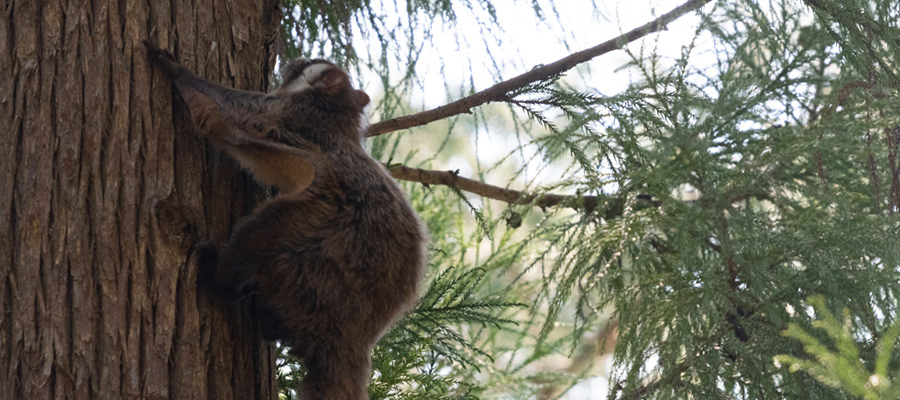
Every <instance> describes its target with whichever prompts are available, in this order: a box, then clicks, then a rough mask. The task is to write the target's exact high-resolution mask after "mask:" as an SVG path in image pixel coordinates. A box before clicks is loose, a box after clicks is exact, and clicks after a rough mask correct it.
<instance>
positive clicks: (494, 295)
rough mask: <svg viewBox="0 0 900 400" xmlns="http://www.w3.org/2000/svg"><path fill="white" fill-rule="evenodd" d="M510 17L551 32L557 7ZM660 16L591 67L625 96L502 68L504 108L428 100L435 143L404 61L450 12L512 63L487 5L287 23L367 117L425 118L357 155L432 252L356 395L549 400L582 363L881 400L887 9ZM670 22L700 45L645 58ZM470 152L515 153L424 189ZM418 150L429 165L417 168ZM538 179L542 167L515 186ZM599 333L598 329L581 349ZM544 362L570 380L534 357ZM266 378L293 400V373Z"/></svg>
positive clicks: (613, 385) (706, 10)
mask: <svg viewBox="0 0 900 400" xmlns="http://www.w3.org/2000/svg"><path fill="white" fill-rule="evenodd" d="M519 3H521V4H520V7H529V8H533V10H534V11H533V12H534V13H535V14H536V15H538V16H540V17H542V18H544V19H545V20H546V21H548V24H552V23H553V21H555V18H556V17H557V16H558V14H557V13H558V12H559V10H557V8H556V6H554V5H553V3H552V2H546V3H545V2H542V1H537V0H535V1H533V2H525V1H520V2H519ZM598 3H599V2H598ZM604 3H608V2H604ZM658 6H659V8H660V9H661V10H662V11H661V12H660V14H659V15H661V16H663V17H664V16H665V15H664V14H663V13H662V12H666V11H668V7H671V5H658ZM391 7H394V8H391ZM598 9H600V8H598ZM663 9H665V10H663ZM673 10H674V11H678V10H680V11H679V13H677V14H678V15H675V14H671V17H669V18H668V19H665V18H664V19H662V20H660V22H659V23H657V24H656V25H653V24H648V25H647V26H646V27H645V29H644V30H643V31H638V32H637V33H635V34H634V35H631V33H627V34H624V35H623V36H622V37H620V38H618V39H616V38H599V39H598V43H599V42H600V40H605V39H615V40H613V41H612V42H610V43H613V45H611V48H610V49H608V50H605V49H600V50H598V52H597V53H596V54H594V55H591V56H590V57H588V58H587V59H593V61H591V63H602V62H603V60H604V57H603V54H607V53H610V52H612V51H617V52H624V54H627V56H628V62H626V63H625V64H623V65H619V66H618V67H619V71H624V72H627V73H628V76H629V77H630V84H629V85H628V87H627V88H626V89H625V90H623V91H621V92H617V93H603V92H600V91H599V90H597V89H596V88H592V87H590V86H588V85H587V84H585V82H589V80H583V81H582V80H576V79H574V78H572V76H576V75H578V74H582V73H585V72H586V69H585V68H582V67H583V66H584V65H585V64H583V62H585V61H587V60H582V61H577V62H575V64H577V65H579V67H578V68H576V69H570V68H571V66H567V67H566V68H564V69H562V70H551V69H541V68H543V67H550V66H552V65H555V64H550V63H551V62H553V61H554V60H547V63H548V64H546V65H544V66H536V67H535V69H534V70H532V71H538V72H537V73H535V77H534V78H533V79H532V78H528V79H523V80H520V81H516V80H515V79H518V78H512V79H510V78H509V77H508V76H506V75H504V77H505V78H506V79H504V77H501V76H500V72H499V66H498V67H497V68H498V69H497V70H495V71H488V72H490V73H493V74H494V78H495V81H496V82H511V83H509V85H507V86H501V85H498V86H496V87H502V88H504V90H499V89H498V91H494V92H491V91H490V90H491V89H493V88H490V89H488V88H486V87H480V86H477V85H475V84H474V80H473V81H470V82H445V83H444V85H445V87H446V88H448V89H447V91H448V93H447V95H446V97H447V99H448V103H450V102H454V103H451V105H452V104H461V105H459V107H458V109H455V108H452V107H451V108H450V111H448V112H449V114H447V113H446V112H445V113H444V114H441V115H445V116H444V117H441V118H439V120H442V121H443V125H439V127H437V128H435V127H434V125H425V124H426V123H428V122H431V121H428V120H427V119H426V117H428V115H431V114H428V115H424V116H423V114H426V113H427V111H426V113H422V114H416V113H417V112H419V111H422V109H421V107H419V108H417V107H416V106H414V105H413V104H414V101H413V100H411V98H412V94H411V93H415V91H416V89H417V88H421V87H422V86H423V85H424V84H423V83H422V82H421V81H420V80H419V78H418V74H422V73H423V72H422V70H420V69H417V63H419V62H421V61H422V60H420V59H419V58H418V57H419V53H420V52H419V51H417V49H420V48H421V46H423V45H424V44H426V43H430V42H429V41H431V40H434V37H436V36H438V35H460V34H461V33H460V32H458V31H457V29H459V26H460V25H458V24H456V22H457V21H458V18H461V15H462V14H466V15H471V16H473V17H472V18H473V20H474V21H476V23H477V26H479V27H480V29H479V32H478V34H479V35H481V36H482V37H481V38H480V39H479V40H482V41H483V42H484V43H485V47H486V48H488V49H496V47H494V44H496V43H500V42H503V43H504V46H506V45H507V43H514V42H515V38H512V37H505V36H504V31H503V29H502V28H503V26H504V24H505V23H513V22H510V21H505V20H503V19H502V18H500V17H499V16H498V14H497V13H496V12H495V11H496V10H495V9H494V7H493V5H492V4H491V2H490V1H487V0H409V1H407V2H405V3H400V4H398V3H394V2H388V3H386V4H382V3H378V4H376V3H375V2H368V1H358V2H353V1H349V2H331V1H324V0H317V1H312V0H296V1H295V2H294V3H293V4H286V13H285V15H286V18H285V21H284V25H283V26H284V29H285V32H286V33H287V35H286V37H287V38H288V40H287V41H286V43H285V49H286V50H285V54H286V55H287V56H291V57H292V56H295V55H307V56H309V55H313V56H325V57H329V58H333V59H339V60H342V61H343V62H345V63H346V65H348V67H349V68H350V69H351V70H352V71H354V72H356V73H358V74H360V75H361V76H362V75H366V74H369V75H368V76H376V77H377V78H375V79H377V80H380V83H381V85H382V87H383V91H384V93H382V94H381V95H380V100H378V101H376V104H375V109H374V110H372V113H371V114H372V116H371V118H372V120H373V122H379V121H391V120H392V119H393V118H397V117H402V116H405V115H409V114H412V115H413V116H414V117H416V116H422V118H421V119H419V120H416V119H410V120H404V121H405V122H404V124H405V125H397V126H402V128H396V129H394V128H390V127H391V126H394V125H390V124H381V123H378V124H375V125H373V127H375V126H378V127H379V129H378V130H377V131H376V130H373V131H372V132H370V134H371V136H373V137H371V138H369V139H368V144H367V146H368V147H369V149H370V150H371V151H372V153H373V155H375V156H376V157H378V158H379V159H381V160H382V161H384V162H385V164H386V166H388V167H389V168H390V170H391V172H392V173H394V175H395V177H397V178H399V179H401V180H405V181H407V182H404V183H403V184H404V187H405V188H406V189H407V190H408V192H409V193H410V196H411V199H412V201H413V203H414V206H415V207H416V209H417V210H418V211H419V213H420V215H421V216H422V218H423V220H425V221H426V223H427V224H428V228H429V230H430V232H431V236H432V253H431V266H430V267H431V272H430V274H429V277H428V279H429V282H428V283H427V284H426V285H425V288H426V289H425V291H424V293H423V294H422V299H421V300H420V301H419V303H418V306H417V307H416V309H415V310H414V311H413V312H412V313H411V314H410V315H408V316H407V317H406V318H405V319H403V320H402V321H399V322H398V323H397V325H396V326H395V328H394V329H393V331H391V332H390V333H388V334H387V335H386V336H385V338H384V339H383V340H382V342H381V343H380V344H379V346H378V348H377V349H376V350H375V354H374V370H375V371H374V375H373V383H372V385H371V388H370V395H371V397H372V398H373V399H376V398H377V399H380V398H404V399H451V398H453V399H464V398H554V397H555V396H560V395H562V394H564V393H565V392H566V390H567V389H568V388H570V387H572V386H573V385H576V384H577V383H578V382H580V381H583V380H584V379H587V378H589V377H590V376H591V375H592V374H594V373H595V372H596V371H598V368H596V366H594V367H591V366H592V364H593V362H592V361H594V360H596V359H597V358H599V357H600V356H602V355H603V354H602V353H603V351H601V350H600V349H609V351H612V356H613V357H612V359H613V363H612V367H611V369H610V370H609V371H608V375H607V376H606V377H607V378H608V386H609V393H608V397H609V398H610V399H643V398H653V399H669V398H672V399H675V398H696V399H763V398H786V399H847V398H867V399H876V398H877V399H882V398H883V399H886V398H897V393H900V392H898V391H897V389H894V388H892V387H891V385H892V384H893V383H894V382H895V377H896V376H897V374H898V371H900V360H898V357H897V356H898V354H900V353H898V351H897V346H896V345H895V342H896V340H897V337H898V332H900V331H898V328H897V327H898V326H900V325H898V324H897V323H895V320H896V319H897V310H898V297H897V296H898V294H900V276H898V275H900V274H898V268H900V156H898V153H900V100H898V96H897V95H898V92H900V68H898V65H900V60H898V57H900V29H898V28H897V27H898V26H900V21H898V19H900V6H898V3H897V2H896V1H890V0H870V1H863V0H849V1H848V0H805V1H803V2H801V1H797V0H761V1H751V0H737V1H696V0H694V1H687V2H685V3H684V5H682V6H681V8H677V9H673ZM674 11H673V12H674ZM586 12H590V10H586ZM398 15H399V16H398ZM666 15H669V14H666ZM682 15H690V16H692V17H691V18H693V21H695V22H694V23H693V24H694V25H693V29H694V35H693V39H692V40H689V41H688V42H686V43H685V44H684V46H683V47H682V48H681V51H680V52H679V54H678V56H677V57H668V56H663V55H661V54H660V52H659V51H658V50H659V49H658V47H657V45H658V43H659V40H660V38H663V37H665V36H666V35H667V34H668V31H667V30H665V29H664V28H665V26H666V25H667V24H669V23H671V22H672V20H674V19H675V18H678V17H681V16H682ZM648 22H650V21H648ZM627 29H631V28H629V27H622V32H625V31H626V30H627ZM466 34H467V35H472V33H466ZM573 34H574V35H589V36H590V35H592V33H591V32H574V33H573ZM639 39H640V40H639ZM468 40H469V41H471V40H472V38H469V39H468ZM519 46H523V47H526V46H528V45H527V44H519ZM616 48H619V49H618V50H616ZM573 53H575V52H574V50H573ZM488 54H489V57H496V60H497V61H496V62H495V61H491V62H489V63H488V64H490V63H494V64H495V65H500V64H501V61H500V60H501V58H502V56H501V55H499V54H497V53H496V52H488ZM620 54H621V53H620ZM594 57H596V58H594ZM478 65H483V64H482V63H479V64H478ZM474 70H475V68H474V67H473V68H472V71H474ZM545 70H546V71H548V73H547V74H545V75H541V74H540V73H541V71H545ZM472 73H473V74H474V73H475V72H472ZM519 73H522V74H523V75H522V76H526V75H527V73H529V71H527V70H521V71H519ZM508 86H511V88H508V89H506V88H507V87H508ZM454 87H464V88H465V89H460V90H457V89H453V88H454ZM481 90H484V92H481V93H476V92H478V91H481ZM479 96H481V97H479ZM478 99H487V100H484V101H481V100H478ZM458 100H463V101H462V102H458ZM470 100H471V101H470ZM478 101H481V102H480V103H479V102H478ZM487 102H491V103H494V105H492V106H485V105H484V104H485V103H487ZM498 104H499V105H502V106H503V107H497V106H496V105H498ZM442 112H443V111H442ZM435 115H436V114H435ZM497 116H499V117H497ZM494 117H497V118H505V120H506V121H508V123H507V124H506V125H505V127H506V128H505V130H506V132H495V130H496V129H497V127H496V125H492V124H491V123H489V121H490V120H491V118H494ZM408 121H412V122H408ZM416 121H421V123H419V122H416ZM432 121H433V119H432ZM407 122H408V123H407ZM385 127H386V128H385ZM382 128H383V129H382ZM485 134H496V135H503V134H507V135H509V136H510V137H513V138H515V139H514V141H515V142H516V143H517V144H518V145H517V146H516V149H515V150H513V151H512V152H510V153H509V154H508V155H506V156H505V157H502V158H501V159H500V161H499V162H497V163H496V164H490V165H485V164H482V163H480V162H476V163H475V167H474V171H475V172H473V173H472V175H470V176H462V174H461V173H460V172H459V171H456V170H454V171H450V172H447V171H441V170H438V167H437V165H444V164H442V163H443V162H444V161H446V160H447V159H448V158H450V157H452V156H453V155H454V154H456V153H462V152H465V151H471V150H470V149H469V147H467V146H469V144H468V143H471V142H473V141H475V140H476V138H479V137H483V135H485ZM470 138H471V139H470ZM424 141H429V142H430V141H433V142H434V143H435V145H434V146H433V147H427V146H422V149H420V150H418V151H419V152H425V151H426V150H423V149H425V148H429V149H431V150H428V151H431V153H430V154H421V153H416V149H417V147H418V146H419V144H420V143H421V142H424ZM467 149H469V150H467ZM442 160H444V161H442ZM510 164H513V165H514V166H515V167H514V168H509V167H508V166H509V165H510ZM544 170H553V171H558V172H554V173H553V176H554V179H553V180H547V179H543V180H535V179H533V174H534V172H533V171H544ZM529 174H532V175H531V176H530V175H529ZM545 175H547V174H544V175H542V176H545ZM505 182H511V183H510V184H509V187H506V188H502V187H499V186H503V185H504V183H505ZM498 185H499V186H498ZM523 187H524V189H521V188H523ZM834 314H838V315H842V316H843V317H842V319H841V320H840V321H838V320H837V318H836V317H834ZM610 324H615V325H616V326H617V329H616V333H615V334H613V335H597V334H596V333H598V332H605V331H607V330H608V329H606V328H607V327H609V326H610ZM818 328H822V329H818ZM601 336H602V337H601ZM598 337H599V339H597V338H598ZM596 340H599V342H592V341H596ZM607 344H610V346H607ZM611 344H614V345H615V346H611ZM584 352H588V353H590V354H589V356H588V357H587V358H588V359H589V360H590V361H589V362H587V363H583V364H579V363H577V362H575V361H576V360H577V359H578V358H579V357H580V354H582V353H584ZM559 357H567V358H571V359H572V362H571V364H566V363H563V364H562V367H553V365H556V364H553V363H551V362H548V360H553V359H558V358H559ZM600 369H602V368H600ZM282 371H284V375H283V376H281V377H280V379H282V380H283V381H284V383H285V385H284V386H283V388H284V389H283V392H282V396H283V397H291V396H293V395H294V394H293V392H292V391H291V390H290V389H289V386H290V385H289V381H290V380H292V379H297V377H298V376H299V375H301V374H302V366H298V365H296V364H294V363H292V362H290V361H289V360H288V361H285V364H284V366H283V368H282ZM287 371H292V372H287ZM593 398H599V397H593Z"/></svg>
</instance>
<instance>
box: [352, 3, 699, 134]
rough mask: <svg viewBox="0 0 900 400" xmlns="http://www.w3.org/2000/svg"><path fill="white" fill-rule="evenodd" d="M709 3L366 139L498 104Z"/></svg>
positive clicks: (393, 123) (385, 124)
mask: <svg viewBox="0 0 900 400" xmlns="http://www.w3.org/2000/svg"><path fill="white" fill-rule="evenodd" d="M709 2H710V0H690V1H688V2H686V3H684V4H682V5H680V6H678V7H676V8H675V9H673V10H672V11H669V12H668V13H666V14H663V15H662V16H661V17H659V18H657V19H655V20H653V21H651V22H648V23H647V24H645V25H643V26H641V27H639V28H636V29H633V30H632V31H630V32H628V33H625V34H623V35H621V36H619V37H616V38H615V39H611V40H607V41H606V42H603V43H601V44H599V45H597V46H594V47H591V48H589V49H586V50H582V51H579V52H577V53H573V54H570V55H568V56H566V57H564V58H562V59H560V60H557V61H555V62H553V63H550V64H546V65H542V66H538V67H535V68H533V69H532V70H531V71H528V72H526V73H524V74H522V75H519V76H517V77H515V78H512V79H509V80H505V81H503V82H500V83H498V84H496V85H494V86H491V87H489V88H487V89H485V90H482V91H480V92H478V93H475V94H473V95H471V96H468V97H463V98H461V99H459V100H457V101H454V102H452V103H449V104H446V105H443V106H440V107H438V108H435V109H432V110H428V111H422V112H420V113H416V114H412V115H407V116H404V117H400V118H394V119H389V120H387V121H381V122H378V123H376V124H372V125H371V126H369V131H368V132H367V134H366V136H377V135H381V134H385V133H388V132H394V131H398V130H401V129H408V128H412V127H416V126H422V125H425V124H429V123H431V122H434V121H437V120H441V119H445V118H448V117H452V116H454V115H459V114H462V113H470V112H471V109H472V108H473V107H478V106H480V105H483V104H486V103H490V102H492V101H498V100H502V99H503V98H504V97H505V96H507V94H508V93H510V92H512V91H515V90H518V89H521V88H523V87H525V86H527V85H529V84H532V83H534V82H538V81H542V80H547V79H549V78H551V77H553V76H556V75H559V74H562V73H563V72H565V71H568V70H570V69H572V68H573V67H575V66H576V65H578V64H581V63H583V62H586V61H588V60H591V59H593V58H595V57H597V56H600V55H603V54H606V53H609V52H611V51H614V50H618V49H620V48H622V47H624V46H625V45H626V44H628V43H630V42H633V41H635V40H638V39H640V38H642V37H644V36H647V35H649V34H651V33H654V32H659V31H662V30H665V28H666V25H667V24H669V23H670V22H672V21H674V20H676V19H678V18H680V17H681V16H683V15H685V14H687V13H689V12H691V11H694V10H697V9H699V8H700V7H702V6H703V5H705V4H706V3H709Z"/></svg>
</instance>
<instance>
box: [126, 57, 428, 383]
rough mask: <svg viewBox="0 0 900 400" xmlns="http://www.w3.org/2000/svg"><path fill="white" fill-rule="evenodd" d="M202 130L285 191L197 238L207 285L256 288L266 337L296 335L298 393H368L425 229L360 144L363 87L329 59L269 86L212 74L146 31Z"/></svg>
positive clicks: (221, 289) (232, 291) (415, 269)
mask: <svg viewBox="0 0 900 400" xmlns="http://www.w3.org/2000/svg"><path fill="white" fill-rule="evenodd" d="M144 45H145V46H146V47H147V51H148V54H149V57H150V60H151V61H152V63H153V64H154V65H155V66H156V67H157V68H159V69H160V70H162V71H163V72H165V74H166V75H167V76H168V78H169V79H170V80H171V82H172V83H173V85H174V87H175V89H176V90H177V92H178V93H179V94H180V95H181V98H182V99H183V100H184V103H185V104H186V105H187V107H188V109H189V111H190V115H191V120H192V121H193V123H194V125H195V126H196V128H197V130H198V131H199V132H200V133H201V134H202V135H203V136H204V137H205V138H207V139H208V140H209V142H210V143H212V144H213V145H214V146H216V147H218V148H220V149H222V150H224V151H225V152H226V153H227V154H229V155H230V156H231V157H232V158H234V159H235V160H236V161H237V162H238V163H239V164H240V165H241V166H243V167H244V168H246V169H247V170H249V171H250V172H251V173H252V174H253V176H254V177H255V178H256V179H257V180H258V181H260V182H262V183H263V184H267V185H273V186H275V187H277V188H278V195H277V196H275V197H274V198H272V199H269V200H268V201H266V202H265V203H263V204H261V205H260V206H258V207H257V208H256V210H254V212H253V213H252V214H251V215H249V216H247V217H245V218H243V219H242V220H241V221H239V222H238V224H237V226H236V227H235V228H234V231H233V232H232V233H231V236H230V238H229V240H228V243H227V245H225V246H224V248H221V249H218V248H217V247H216V246H215V245H213V244H210V243H201V244H199V245H197V246H196V247H195V250H194V256H195V257H196V260H197V265H198V269H199V272H198V284H199V285H201V286H206V287H209V288H211V289H212V292H213V293H215V294H216V295H217V297H219V298H221V300H222V301H226V302H231V301H235V300H237V299H239V298H241V297H244V296H247V295H250V294H255V295H256V296H257V301H256V304H257V314H258V316H259V322H260V334H261V336H262V337H263V338H264V339H266V340H269V341H276V340H277V341H281V342H282V343H283V344H285V345H287V346H290V348H291V349H290V351H289V353H290V354H292V355H294V356H296V357H298V358H300V360H301V363H302V365H303V366H304V367H305V368H306V370H307V374H306V377H305V378H304V380H303V382H302V383H301V385H300V392H301V395H302V398H303V399H304V400H306V399H320V400H362V399H367V398H368V395H367V386H368V381H369V378H370V375H371V352H372V348H373V347H374V345H375V343H376V342H377V341H378V340H379V339H380V338H381V336H382V335H383V334H384V333H385V331H386V330H387V329H388V328H389V326H390V325H391V324H392V323H393V322H394V321H395V320H397V319H398V318H399V317H400V316H401V315H402V314H403V313H404V312H405V311H407V310H408V309H409V308H410V307H411V305H412V303H413V302H414V301H415V299H416V297H417V292H418V287H419V283H420V281H421V280H422V275H423V271H424V266H425V263H426V255H425V250H426V241H427V238H426V236H427V235H426V232H425V229H424V227H423V225H422V223H421V221H420V220H419V218H418V217H417V216H416V214H415V212H414V211H413V210H412V208H411V206H410V204H409V201H408V200H407V198H406V196H405V195H404V193H403V192H402V191H401V190H400V188H399V186H398V185H397V184H396V182H394V181H393V179H392V178H391V177H390V176H389V175H388V173H387V171H386V170H385V169H384V167H383V166H382V165H381V164H380V163H379V162H377V161H375V160H374V159H372V158H371V157H370V156H369V155H368V154H366V152H365V151H364V149H363V147H362V143H361V142H362V138H363V133H364V125H363V121H364V120H363V118H364V115H363V109H364V107H365V106H366V105H367V104H368V103H369V96H368V95H366V93H365V92H363V91H360V90H356V89H354V88H353V87H352V86H351V84H350V78H349V76H348V75H347V73H346V72H344V71H343V70H341V69H340V68H338V67H337V66H335V65H334V64H332V63H330V62H328V61H325V60H296V61H293V62H291V63H290V64H289V65H288V66H287V68H286V69H285V72H284V74H283V76H284V80H283V84H282V85H281V87H280V88H278V89H277V90H275V91H273V92H271V93H268V94H267V93H260V92H249V91H241V90H235V89H231V88H227V87H224V86H221V85H218V84H215V83H212V82H210V81H207V80H205V79H203V78H201V77H199V76H197V75H196V74H194V73H192V72H191V71H189V70H188V69H186V68H185V67H183V66H181V65H180V64H178V63H177V62H176V61H175V57H174V56H173V55H172V54H171V53H169V52H168V51H166V50H163V49H160V48H159V47H157V46H156V45H154V44H152V43H150V42H147V41H145V42H144Z"/></svg>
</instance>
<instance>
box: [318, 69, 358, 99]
mask: <svg viewBox="0 0 900 400" xmlns="http://www.w3.org/2000/svg"><path fill="white" fill-rule="evenodd" d="M349 84H350V77H349V76H347V73H346V72H344V71H341V70H340V69H339V68H329V69H328V70H327V71H325V72H323V73H322V75H319V78H318V79H316V83H315V86H318V87H320V88H322V89H323V90H325V92H327V93H328V94H332V95H333V94H337V92H338V91H339V90H340V89H341V86H342V85H349ZM366 97H368V96H366ZM366 103H367V104H368V101H367V102H366Z"/></svg>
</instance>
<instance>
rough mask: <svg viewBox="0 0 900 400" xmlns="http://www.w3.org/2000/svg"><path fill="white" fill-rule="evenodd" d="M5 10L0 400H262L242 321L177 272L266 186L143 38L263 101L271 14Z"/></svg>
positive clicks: (264, 356) (0, 107)
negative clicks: (198, 115)
mask: <svg viewBox="0 0 900 400" xmlns="http://www.w3.org/2000/svg"><path fill="white" fill-rule="evenodd" d="M0 1H3V8H2V9H3V11H4V13H3V15H2V16H0V74H2V78H0V398H2V399H29V400H30V399H44V398H65V399H120V398H150V399H156V398H189V399H205V398H216V399H222V398H225V399H231V398H234V399H252V398H265V399H269V398H274V397H275V396H276V392H275V388H274V370H273V368H274V362H273V361H274V357H275V354H274V351H273V349H272V348H271V347H270V346H268V345H266V344H265V343H263V342H262V341H261V340H260V339H259V337H258V335H257V332H256V328H255V326H256V325H255V324H254V323H253V322H254V321H252V319H251V317H250V313H249V311H248V310H249V309H250V307H248V305H247V304H246V302H244V303H240V304H236V305H221V304H219V303H217V302H216V301H215V300H214V299H210V298H208V296H206V295H205V294H203V293H200V294H198V293H197V290H196V267H195V266H194V265H192V263H191V262H190V261H189V260H188V256H189V254H190V248H191V245H192V244H193V242H194V241H195V240H196V239H197V238H200V237H207V238H209V239H211V240H213V241H217V242H220V243H221V242H224V241H225V240H226V238H227V236H228V232H229V231H230V229H231V227H232V225H233V224H234V222H235V221H236V220H238V219H239V218H240V217H241V216H242V215H245V214H246V213H248V212H249V211H250V210H251V209H252V208H253V205H254V204H255V203H256V202H257V201H258V200H259V199H261V198H262V197H263V194H262V192H263V189H262V188H260V187H258V186H256V185H255V184H252V182H251V181H250V180H249V179H248V178H246V176H245V174H243V173H241V172H240V171H239V170H237V169H236V168H235V166H234V164H233V163H232V162H231V161H230V160H228V159H226V158H225V157H223V156H221V155H220V154H219V153H217V152H215V151H214V150H211V149H210V148H208V147H206V145H205V144H204V142H203V141H202V140H201V139H199V138H198V137H197V136H195V135H194V134H193V132H192V129H193V127H192V125H191V123H190V120H189V119H188V115H187V111H186V109H185V108H184V106H183V104H181V103H180V101H178V102H175V103H174V106H173V95H172V93H173V92H172V89H171V85H170V83H169V82H168V81H167V80H166V79H165V77H164V76H163V75H162V74H161V73H160V72H159V71H156V70H153V69H152V68H151V66H150V65H149V63H148V59H147V56H146V52H145V51H144V48H143V46H142V45H141V43H140V41H141V40H142V39H150V40H151V41H154V42H156V43H158V44H159V45H160V46H162V47H167V48H169V49H174V50H175V54H176V56H177V57H178V59H179V61H180V62H181V63H182V64H184V65H185V66H186V67H188V68H190V69H192V70H194V71H196V72H197V73H198V74H200V75H202V76H204V77H206V78H209V79H210V80H213V81H218V82H221V83H224V84H226V85H229V86H235V87H238V88H243V89H251V90H265V89H266V88H267V86H268V76H269V72H270V70H271V69H272V66H273V63H274V54H273V43H275V36H276V33H277V32H278V28H279V23H280V18H279V17H280V10H279V7H280V5H279V4H278V3H277V0H265V1H257V0H226V1H212V2H209V1H193V0H183V1H182V0H170V1H167V0H163V1H158V2H132V1H118V2H115V1H112V2H111V1H103V0H99V1H90V2H88V1H53V0H0Z"/></svg>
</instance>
